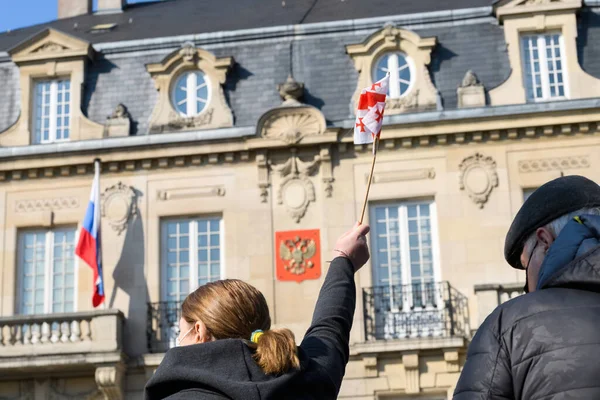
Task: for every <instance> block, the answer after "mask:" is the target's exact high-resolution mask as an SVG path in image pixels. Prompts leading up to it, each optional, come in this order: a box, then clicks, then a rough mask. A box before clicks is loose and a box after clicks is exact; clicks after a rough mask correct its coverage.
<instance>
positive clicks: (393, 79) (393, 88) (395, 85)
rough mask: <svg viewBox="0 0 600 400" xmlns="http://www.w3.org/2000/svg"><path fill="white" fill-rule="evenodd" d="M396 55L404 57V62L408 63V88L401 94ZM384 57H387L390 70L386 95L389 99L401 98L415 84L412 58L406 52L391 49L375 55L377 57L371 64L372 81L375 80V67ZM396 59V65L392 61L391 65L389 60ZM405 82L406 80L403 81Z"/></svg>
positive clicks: (376, 67)
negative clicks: (377, 55)
mask: <svg viewBox="0 0 600 400" xmlns="http://www.w3.org/2000/svg"><path fill="white" fill-rule="evenodd" d="M391 55H395V56H396V57H394V58H392V57H389V56H391ZM398 55H401V56H402V57H404V59H405V60H406V63H407V64H408V69H409V71H410V82H409V83H408V88H407V89H406V91H405V92H404V93H402V94H400V75H399V73H398V68H399V67H398V57H397V56H398ZM384 57H388V65H387V68H388V71H389V72H390V86H389V94H388V97H389V98H391V99H401V98H403V97H405V96H407V95H408V93H410V92H411V91H412V89H413V87H414V85H415V80H416V79H415V63H414V61H413V60H412V58H411V57H409V56H408V55H407V54H406V53H404V52H402V51H391V52H387V53H383V54H381V55H380V56H379V57H377V59H376V60H375V63H374V64H373V71H372V76H373V82H375V81H377V69H378V65H379V63H380V62H381V59H382V58H384ZM393 59H395V60H396V63H395V64H396V65H393V64H394V63H392V65H390V60H393ZM404 83H406V82H404Z"/></svg>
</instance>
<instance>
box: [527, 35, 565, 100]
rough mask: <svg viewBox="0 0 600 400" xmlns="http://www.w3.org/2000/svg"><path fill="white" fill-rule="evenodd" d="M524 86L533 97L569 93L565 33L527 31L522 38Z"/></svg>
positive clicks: (529, 98)
mask: <svg viewBox="0 0 600 400" xmlns="http://www.w3.org/2000/svg"><path fill="white" fill-rule="evenodd" d="M521 42H522V49H523V64H524V77H525V89H526V91H527V99H528V100H530V101H544V100H551V99H560V98H564V97H565V96H566V93H567V90H566V85H565V79H564V78H565V75H566V73H565V70H564V60H563V56H562V55H563V53H564V51H563V48H564V44H563V37H562V35H560V34H558V33H548V34H543V35H527V36H523V37H522V39H521Z"/></svg>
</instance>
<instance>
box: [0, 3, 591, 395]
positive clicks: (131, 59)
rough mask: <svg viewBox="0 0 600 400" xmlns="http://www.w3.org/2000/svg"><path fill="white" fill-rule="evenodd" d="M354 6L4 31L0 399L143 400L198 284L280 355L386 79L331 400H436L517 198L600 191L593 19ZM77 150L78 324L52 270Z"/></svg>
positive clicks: (68, 20) (349, 211)
mask: <svg viewBox="0 0 600 400" xmlns="http://www.w3.org/2000/svg"><path fill="white" fill-rule="evenodd" d="M230 3H231V4H230ZM288 3H293V4H288ZM305 3H306V4H305ZM309 3H310V4H309ZM363 3H365V4H358V2H355V1H351V0H346V1H341V2H323V1H315V2H286V1H283V2H282V3H281V4H279V3H277V4H270V2H266V1H265V2H263V1H261V2H255V1H254V2H253V1H250V0H240V1H236V2H233V1H221V2H197V1H192V0H174V1H163V2H156V3H148V4H138V5H127V4H125V2H124V1H122V0H100V1H99V3H98V6H97V10H92V5H91V1H89V0H60V1H59V2H58V4H59V19H58V20H56V21H52V22H50V23H48V24H43V25H39V26H33V27H28V28H24V29H20V30H16V31H12V32H5V33H2V34H0V209H1V210H2V212H1V213H0V226H2V229H0V243H2V245H1V247H0V265H1V267H0V270H1V273H0V398H1V399H36V400H38V399H83V398H87V399H134V398H140V397H141V396H142V393H143V387H144V384H145V382H146V381H147V380H148V378H149V377H150V376H151V375H152V374H153V372H154V370H155V369H156V367H157V366H158V365H159V363H160V361H161V360H162V357H163V355H164V353H165V351H167V350H168V349H169V348H170V347H171V346H173V345H174V339H175V336H176V334H177V332H176V324H177V321H178V319H179V314H178V307H179V304H180V302H181V301H182V300H183V299H184V298H185V296H186V295H187V294H188V293H189V292H190V291H192V290H194V289H195V288H196V287H197V286H198V285H201V284H203V283H206V282H209V281H213V280H217V279H223V278H237V279H242V280H244V281H247V282H249V283H251V284H252V285H254V286H256V287H257V288H258V289H259V290H261V291H262V293H264V295H265V297H266V299H267V301H268V304H269V307H270V310H271V314H272V320H273V322H274V324H275V326H285V327H288V328H290V329H292V330H293V331H294V333H295V334H296V337H297V339H298V341H299V340H301V338H302V336H303V332H304V331H305V330H306V329H307V328H308V325H309V323H310V318H311V315H312V311H313V307H314V304H315V301H316V298H317V295H318V291H319V289H320V286H321V283H322V281H323V278H324V276H325V274H326V271H327V268H328V264H327V261H328V260H329V255H330V253H331V251H332V248H333V245H334V243H335V240H336V238H337V237H338V236H339V235H340V234H342V233H343V232H344V231H346V230H347V229H349V228H350V227H351V226H352V225H353V224H354V222H355V221H356V220H357V219H358V217H359V214H360V211H361V207H362V201H363V199H364V196H365V192H366V188H367V177H368V173H369V170H370V167H371V157H372V152H371V148H370V146H366V145H360V146H355V145H354V143H353V129H354V126H355V116H354V109H355V106H356V105H355V101H356V99H357V97H358V94H359V93H360V89H362V88H363V87H365V86H367V85H369V84H372V83H373V82H374V81H376V80H377V79H379V78H380V77H381V76H383V74H385V73H387V72H388V71H389V72H390V75H391V85H390V90H389V97H388V100H387V106H386V117H385V122H384V129H383V133H382V142H381V145H380V148H379V152H378V161H377V165H376V169H375V174H374V178H373V186H372V187H371V194H370V201H369V204H368V209H367V213H366V217H365V220H366V221H367V222H368V223H369V224H370V225H371V228H372V231H371V234H370V238H369V244H370V246H371V250H372V258H371V260H370V262H369V263H368V264H367V265H366V266H365V267H364V268H363V269H362V270H361V271H360V272H359V273H358V274H357V276H356V284H357V294H358V303H357V308H356V313H355V320H354V327H353V330H352V335H351V360H350V363H349V365H348V367H347V372H346V377H345V380H344V383H343V385H342V389H341V392H340V396H339V397H340V398H347V399H360V400H367V399H369V400H371V399H386V400H392V399H429V400H433V399H435V400H437V399H447V398H451V396H452V391H453V389H454V387H455V385H456V381H457V379H458V376H459V374H460V370H461V368H462V365H463V364H464V361H465V353H466V348H467V346H468V343H469V340H470V338H471V337H472V334H473V333H474V331H475V330H476V329H477V327H478V325H479V324H480V323H481V322H482V321H483V319H484V318H485V317H486V316H487V315H488V314H489V313H490V312H491V310H493V308H494V307H495V306H497V305H498V304H499V303H500V302H502V301H504V300H506V299H507V298H510V297H512V296H515V295H518V294H519V293H520V288H521V287H522V285H523V280H524V276H523V275H522V273H519V272H517V271H515V270H513V269H512V268H510V267H509V266H508V265H507V264H506V262H505V261H504V259H503V244H504V237H505V234H506V232H507V230H508V227H509V225H510V222H511V220H512V217H513V216H514V215H515V214H516V212H517V211H518V209H519V207H520V206H521V204H522V203H523V199H524V198H525V197H526V196H527V195H528V194H529V193H530V192H531V190H534V189H535V188H536V187H539V186H540V185H542V184H543V183H545V182H547V181H548V180H551V179H553V178H556V177H558V176H561V175H564V174H580V175H585V176H587V177H589V178H591V179H594V180H595V181H596V182H600V172H598V171H600V151H599V150H600V139H599V135H598V121H600V100H599V99H598V93H600V48H599V47H598V46H595V43H599V42H598V41H596V40H595V38H599V39H600V9H597V8H596V7H597V6H600V2H598V1H596V0H586V1H583V0H556V1H551V0H499V1H496V2H493V4H492V1H491V0H460V1H454V2H452V3H454V5H449V4H445V3H444V5H443V7H442V8H447V10H446V9H442V10H440V2H439V1H434V0H422V1H420V2H414V3H418V4H405V3H406V2H397V1H393V0H389V1H382V2H379V3H381V7H380V8H376V7H372V5H370V4H368V3H369V2H363ZM450 8H452V9H450ZM224 10H229V12H234V13H235V14H236V15H239V16H236V17H235V18H231V15H225V14H227V13H226V12H225V11H224ZM241 16H243V18H242V17H241ZM96 158H99V159H100V160H101V165H102V174H101V192H102V202H101V208H102V216H103V222H102V227H101V228H102V250H103V252H102V257H103V263H104V280H105V290H106V307H105V308H102V307H100V308H98V309H94V308H93V307H92V304H91V298H92V292H93V283H92V271H91V269H90V268H89V267H88V266H87V265H85V264H84V263H83V262H82V261H80V260H78V259H77V258H76V257H75V256H74V254H73V251H74V247H75V244H76V242H77V235H78V231H79V228H80V226H81V223H82V221H83V217H84V213H85V210H86V207H87V203H88V201H89V191H90V186H91V181H92V177H93V161H94V160H95V159H96Z"/></svg>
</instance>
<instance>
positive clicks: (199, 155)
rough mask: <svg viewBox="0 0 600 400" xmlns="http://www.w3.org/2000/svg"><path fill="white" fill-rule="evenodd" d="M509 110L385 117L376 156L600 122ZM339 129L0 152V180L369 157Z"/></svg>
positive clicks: (593, 126)
mask: <svg viewBox="0 0 600 400" xmlns="http://www.w3.org/2000/svg"><path fill="white" fill-rule="evenodd" d="M516 109H517V107H514V106H506V107H487V108H482V109H471V110H456V111H446V112H441V113H440V112H433V113H420V114H408V115H403V116H392V117H386V126H385V128H384V131H383V136H382V142H381V145H380V149H381V151H383V152H386V151H397V150H401V149H412V148H419V147H433V146H449V145H463V144H468V143H482V144H483V143H493V142H500V141H515V142H516V141H519V140H523V139H524V140H534V139H537V138H549V137H560V136H572V135H592V134H595V133H596V132H597V129H598V123H597V121H600V100H580V101H571V102H560V103H548V104H543V105H541V104H534V105H524V106H519V107H518V109H519V110H518V111H517V110H516ZM574 110H577V112H573V111H574ZM433 116H437V117H438V119H437V120H435V119H434V118H432V117H433ZM469 116H470V117H469ZM460 117H463V118H460ZM419 120H420V121H421V122H419ZM346 124H347V125H350V127H349V128H348V129H341V128H334V127H329V128H327V130H326V131H325V133H323V134H320V135H314V136H307V137H305V138H303V139H302V141H301V142H300V143H296V144H289V143H286V142H284V141H281V140H278V139H269V138H261V137H258V135H257V134H256V132H255V129H254V128H253V127H248V128H230V129H219V130H213V131H205V132H202V131H199V132H189V133H176V134H162V135H148V136H138V137H126V138H108V139H103V140H90V141H81V142H72V143H61V144H53V145H41V146H29V147H25V146H23V147H12V148H0V181H4V182H5V181H8V180H25V179H39V178H53V177H61V176H62V177H67V176H74V175H75V176H76V175H87V174H91V173H92V172H93V171H92V161H93V159H94V158H95V157H101V159H102V162H103V171H104V172H105V173H128V172H133V171H139V170H160V169H168V168H183V167H203V166H214V165H221V164H225V165H226V164H234V163H244V162H256V155H257V154H258V153H260V154H265V153H266V152H271V153H272V152H280V151H287V150H288V149H290V148H294V147H295V148H306V149H314V150H315V152H318V151H319V149H320V148H321V147H322V146H324V145H331V144H337V148H338V150H339V152H340V153H341V154H344V155H345V154H346V153H351V152H353V153H363V152H364V153H366V152H368V151H370V145H359V146H355V145H354V144H353V137H352V128H351V127H352V126H353V125H351V123H349V121H344V125H346ZM352 124H353V122H352ZM211 139H213V140H211ZM217 139H218V140H217ZM133 149H135V151H132V150H133Z"/></svg>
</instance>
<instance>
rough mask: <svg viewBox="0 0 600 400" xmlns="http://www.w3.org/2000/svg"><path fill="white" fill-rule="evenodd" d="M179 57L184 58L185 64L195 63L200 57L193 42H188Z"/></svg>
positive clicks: (180, 51)
mask: <svg viewBox="0 0 600 400" xmlns="http://www.w3.org/2000/svg"><path fill="white" fill-rule="evenodd" d="M179 55H181V58H183V61H185V62H194V60H195V58H196V57H197V56H198V52H197V51H196V46H194V44H193V43H191V42H186V43H184V44H183V46H182V47H181V50H179Z"/></svg>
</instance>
